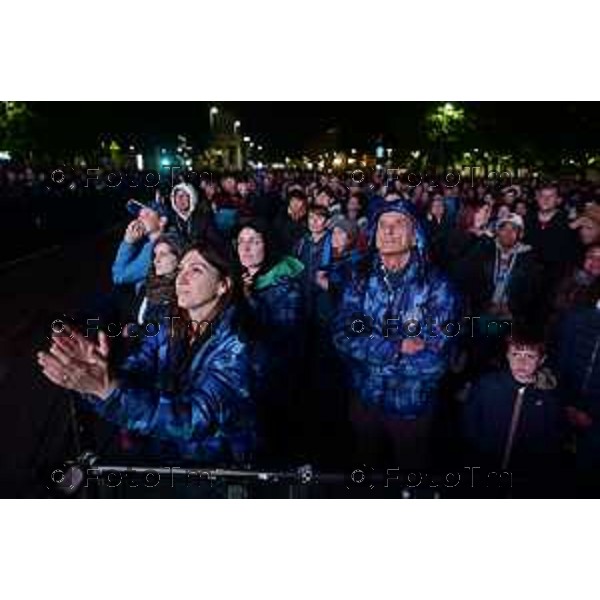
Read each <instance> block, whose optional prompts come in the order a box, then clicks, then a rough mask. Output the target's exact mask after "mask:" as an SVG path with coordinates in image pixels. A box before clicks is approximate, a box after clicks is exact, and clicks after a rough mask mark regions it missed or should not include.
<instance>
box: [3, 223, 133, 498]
mask: <svg viewBox="0 0 600 600" xmlns="http://www.w3.org/2000/svg"><path fill="white" fill-rule="evenodd" d="M123 227H124V225H123V224H119V225H118V226H116V227H114V228H112V229H111V230H108V231H104V232H100V233H98V234H96V235H93V236H88V237H86V238H85V239H80V240H77V241H74V242H72V243H69V244H65V245H63V246H54V247H51V248H49V249H46V250H44V251H41V252H38V253H36V254H34V255H31V256H28V257H24V258H23V259H20V260H18V261H12V262H11V263H8V264H4V265H2V264H0V279H1V281H2V284H1V289H2V294H1V298H0V308H1V310H2V318H0V407H1V418H0V497H8V498H22V497H39V496H41V495H44V493H45V490H46V489H47V485H48V482H47V481H46V479H47V478H49V476H50V473H51V472H52V467H53V466H54V465H61V464H62V460H63V459H64V458H65V457H66V456H68V455H69V453H70V452H72V451H73V445H72V439H73V435H72V433H73V432H72V429H73V428H72V427H71V423H72V420H70V419H69V410H70V408H69V407H70V397H69V393H68V392H65V391H63V390H61V389H59V388H57V387H55V386H53V385H52V384H51V383H49V382H47V381H46V380H45V379H44V378H43V377H42V376H41V375H40V373H39V371H38V368H37V363H36V360H35V354H36V352H37V351H38V350H39V349H40V348H44V347H47V346H48V339H47V336H48V335H49V331H50V327H51V324H52V321H53V320H54V318H55V317H56V316H57V315H60V314H62V313H65V314H69V312H70V311H72V310H74V309H78V308H83V307H84V306H85V303H86V302H87V300H86V299H89V298H90V296H93V295H95V294H97V293H104V292H107V291H108V290H109V289H110V267H111V264H112V260H113V257H114V255H115V253H116V248H117V245H118V242H119V238H120V237H121V235H122V231H123ZM50 485H51V483H50Z"/></svg>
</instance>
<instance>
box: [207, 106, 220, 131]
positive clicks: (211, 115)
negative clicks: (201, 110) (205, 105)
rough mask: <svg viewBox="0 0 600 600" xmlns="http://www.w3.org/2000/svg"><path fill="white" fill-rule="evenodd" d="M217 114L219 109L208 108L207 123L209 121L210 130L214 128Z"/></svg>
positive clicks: (214, 107)
mask: <svg viewBox="0 0 600 600" xmlns="http://www.w3.org/2000/svg"><path fill="white" fill-rule="evenodd" d="M218 114H219V109H218V108H217V107H216V106H211V107H210V112H209V121H210V128H211V129H212V128H213V127H214V126H215V117H216V116H217V115H218Z"/></svg>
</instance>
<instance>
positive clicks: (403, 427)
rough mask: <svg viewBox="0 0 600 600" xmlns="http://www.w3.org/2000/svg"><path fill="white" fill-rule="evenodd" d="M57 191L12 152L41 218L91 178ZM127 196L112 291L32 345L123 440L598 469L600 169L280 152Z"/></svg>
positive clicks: (7, 182)
mask: <svg viewBox="0 0 600 600" xmlns="http://www.w3.org/2000/svg"><path fill="white" fill-rule="evenodd" d="M505 183H506V182H505ZM17 189H18V191H17V192H15V193H13V192H14V190H17ZM43 189H46V188H45V187H44V180H43V178H42V177H41V175H38V174H34V173H33V172H31V171H30V170H27V169H25V170H24V171H23V170H10V169H9V170H6V168H4V169H2V170H1V171H0V202H2V203H3V206H4V203H6V204H7V205H10V204H11V202H12V200H11V199H12V198H17V197H18V198H20V199H21V200H22V199H26V202H25V203H24V204H20V202H21V200H19V201H18V202H15V206H14V210H16V211H22V218H24V219H27V218H28V217H29V218H30V216H31V214H33V213H35V211H36V210H38V209H39V207H40V206H41V205H42V204H44V203H47V204H44V207H43V209H39V210H40V211H41V212H39V215H38V216H39V218H40V219H42V220H48V221H50V220H52V218H53V216H52V213H53V207H54V202H56V203H58V204H60V203H61V202H63V203H65V202H68V200H67V197H68V194H69V193H74V194H77V193H84V192H83V189H86V188H83V189H81V188H77V186H76V189H75V190H70V191H65V190H57V189H53V190H52V191H51V192H46V191H43V192H39V190H43ZM78 189H81V192H77V190H78ZM90 189H92V188H90ZM117 192H118V194H120V196H115V197H114V198H113V200H111V202H110V203H109V205H110V207H111V209H110V210H111V211H118V216H119V218H122V217H123V216H124V215H125V214H127V213H126V212H125V207H127V210H128V211H129V213H130V222H129V223H128V224H127V226H126V228H125V231H124V235H123V239H122V241H121V243H120V245H119V247H118V248H117V249H116V255H115V260H114V263H113V264H112V279H113V284H114V291H113V293H112V294H111V295H110V296H108V297H106V296H99V295H94V297H93V298H92V299H91V300H90V304H89V306H86V307H81V309H82V310H81V314H80V315H78V317H77V319H76V322H77V326H73V327H72V328H71V329H69V334H70V335H68V336H65V335H55V336H53V338H52V344H51V349H50V351H49V352H42V353H40V354H39V356H38V361H39V363H40V367H41V369H42V370H43V372H44V374H45V375H46V377H47V378H48V379H50V380H51V381H52V382H53V383H55V384H57V385H60V386H62V387H64V388H65V389H70V390H74V391H76V392H79V396H80V398H81V403H80V411H81V415H82V418H84V419H85V418H89V419H91V418H92V415H94V417H93V418H96V417H97V416H99V417H101V418H102V419H103V420H104V421H106V422H110V423H112V424H113V425H114V427H115V432H114V435H113V436H112V437H111V444H112V445H111V448H110V452H111V453H112V452H116V453H123V454H125V455H126V456H129V457H134V456H135V457H137V458H140V457H142V458H150V457H154V458H160V459H161V460H163V461H165V460H172V461H182V460H189V461H192V462H193V461H195V462H197V463H204V464H210V465H213V466H217V465H256V464H265V465H271V466H279V467H289V466H293V465H298V464H302V463H303V462H310V463H312V464H315V465H317V466H319V467H320V468H322V469H327V468H329V469H346V468H350V467H352V466H357V465H358V466H360V465H369V466H373V467H374V468H378V467H381V468H400V469H404V470H414V469H421V470H427V469H429V470H435V469H437V470H438V471H441V470H443V469H445V468H448V467H449V466H451V465H454V464H470V465H473V466H481V467H488V468H489V469H490V470H507V471H511V472H512V473H513V474H514V476H515V478H516V479H515V481H517V480H518V481H519V482H521V484H522V485H524V486H526V489H528V490H530V491H531V490H533V491H540V493H542V492H541V490H544V491H545V493H547V490H552V488H553V486H554V485H555V484H556V474H557V473H560V474H561V477H562V476H563V475H564V476H565V477H567V480H568V481H570V482H571V483H572V484H573V486H574V489H575V488H576V489H580V488H581V490H583V491H582V492H581V493H584V491H585V490H588V489H594V486H595V485H596V484H597V483H598V475H597V473H598V472H600V471H598V466H600V186H599V185H597V184H593V183H592V182H586V181H577V180H558V181H550V180H541V179H527V180H517V179H516V178H515V179H513V180H512V181H511V182H510V184H509V185H499V184H496V183H494V182H487V181H486V180H484V179H475V180H474V181H471V180H468V181H463V182H462V183H460V184H459V185H457V186H455V187H446V186H444V185H430V184H428V183H421V184H419V185H417V186H413V185H411V184H410V183H409V182H408V181H407V180H406V179H405V178H402V177H400V178H398V179H387V178H386V177H385V174H382V173H377V172H375V173H374V174H370V175H368V176H367V177H365V179H364V181H362V182H361V183H360V184H357V183H356V182H355V179H353V178H351V177H350V176H349V175H347V174H346V175H344V174H335V173H330V174H315V173H313V172H310V173H308V172H299V171H269V170H263V171H260V172H256V173H251V174H244V173H241V174H240V173H234V174H225V175H222V176H216V175H213V176H212V177H211V178H206V179H204V180H202V181H200V183H199V185H198V186H194V185H193V184H191V183H187V182H186V181H185V178H184V177H183V176H180V178H179V181H178V182H177V183H176V184H175V185H174V186H173V187H172V188H170V189H168V190H166V189H164V188H147V189H145V188H141V191H138V192H137V193H131V190H117ZM117 192H114V193H115V194H116V193H117ZM105 193H108V190H98V189H93V191H90V190H88V189H86V191H85V194H86V195H89V196H90V197H93V203H94V205H95V206H96V205H97V206H98V207H100V204H101V201H102V199H103V195H104V194H105ZM110 193H111V194H112V193H113V191H112V190H111V191H110ZM125 193H126V194H127V195H126V196H125V197H123V194H125ZM11 194H13V195H12V196H11ZM48 194H49V196H48ZM41 197H43V198H44V200H43V202H42V201H41V200H40V198H41ZM127 198H133V199H134V201H129V202H128V203H127V204H126V202H125V201H126V199H127ZM34 207H36V208H34ZM78 207H79V208H81V210H82V211H83V210H85V212H86V217H87V207H86V208H84V205H83V204H78ZM11 210H13V208H11ZM66 210H68V207H67V208H66ZM98 210H99V211H100V210H101V209H100V208H98ZM36 214H38V213H36ZM95 214H96V212H94V215H95ZM112 214H113V215H114V214H115V212H113V213H112ZM94 223H95V222H94ZM5 225H6V223H5ZM108 267H109V265H97V266H96V268H97V269H98V270H99V271H100V270H103V269H106V268H108ZM88 268H89V265H88ZM90 291H91V292H92V291H93V290H90ZM92 324H93V326H92ZM90 331H91V334H90V333H89V332H90ZM86 415H87V416H86ZM103 450H104V451H105V452H108V450H106V449H103ZM384 472H385V471H384ZM561 481H565V479H562V480H561ZM577 486H580V487H577ZM549 493H550V494H552V492H551V491H550V492H549Z"/></svg>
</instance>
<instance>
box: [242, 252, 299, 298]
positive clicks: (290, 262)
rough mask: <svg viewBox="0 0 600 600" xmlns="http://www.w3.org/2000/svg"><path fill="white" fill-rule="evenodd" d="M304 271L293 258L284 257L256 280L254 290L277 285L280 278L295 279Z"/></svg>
mask: <svg viewBox="0 0 600 600" xmlns="http://www.w3.org/2000/svg"><path fill="white" fill-rule="evenodd" d="M303 270H304V265H303V264H302V263H301V262H300V261H299V260H298V259H297V258H294V257H293V256H284V257H283V258H282V259H281V260H280V261H279V262H278V263H277V264H276V265H275V266H273V267H271V269H269V270H268V271H267V272H266V273H265V274H264V275H261V276H260V277H257V278H256V282H255V284H254V289H255V290H262V289H264V288H267V287H270V286H272V285H274V284H275V283H277V281H278V280H279V279H281V278H282V277H296V276H297V275H299V274H300V273H301V272H302V271H303Z"/></svg>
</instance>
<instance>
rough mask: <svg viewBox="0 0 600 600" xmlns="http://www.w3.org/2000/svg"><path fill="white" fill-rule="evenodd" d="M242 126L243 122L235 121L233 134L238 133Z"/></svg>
mask: <svg viewBox="0 0 600 600" xmlns="http://www.w3.org/2000/svg"><path fill="white" fill-rule="evenodd" d="M241 126H242V123H241V121H235V122H234V123H233V133H237V130H238V129H239V128H240V127H241Z"/></svg>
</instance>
